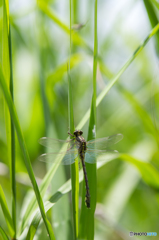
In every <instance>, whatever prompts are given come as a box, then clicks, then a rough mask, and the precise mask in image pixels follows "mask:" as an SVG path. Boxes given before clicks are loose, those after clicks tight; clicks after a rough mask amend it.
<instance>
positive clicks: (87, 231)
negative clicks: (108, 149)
mask: <svg viewBox="0 0 159 240" xmlns="http://www.w3.org/2000/svg"><path fill="white" fill-rule="evenodd" d="M97 3H98V1H97V0H95V5H94V55H93V96H92V103H91V113H90V121H89V130H88V139H87V140H88V141H89V140H90V139H94V138H95V137H96V95H97V94H96V74H97V60H98V39H97ZM86 169H87V175H88V182H89V189H90V196H91V200H90V201H91V202H90V209H87V208H86V206H84V199H85V195H86V190H85V182H83V193H82V199H83V201H82V209H81V217H80V238H84V239H90V240H91V239H94V213H95V209H96V184H97V183H96V182H97V179H96V178H97V177H96V164H87V163H86ZM88 223H89V224H88Z"/></svg>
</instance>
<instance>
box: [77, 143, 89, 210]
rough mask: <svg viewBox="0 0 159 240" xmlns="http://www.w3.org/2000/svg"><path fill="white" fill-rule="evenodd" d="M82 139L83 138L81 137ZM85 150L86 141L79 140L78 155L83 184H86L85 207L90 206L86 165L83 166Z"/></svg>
mask: <svg viewBox="0 0 159 240" xmlns="http://www.w3.org/2000/svg"><path fill="white" fill-rule="evenodd" d="M82 140H83V139H82ZM85 151H86V141H85V140H84V141H81V143H80V147H79V156H80V159H81V162H82V167H83V173H84V179H85V184H86V198H85V202H86V206H87V208H90V192H89V185H88V177H87V171H86V166H85V160H84V159H85Z"/></svg>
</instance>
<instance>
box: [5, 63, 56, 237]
mask: <svg viewBox="0 0 159 240" xmlns="http://www.w3.org/2000/svg"><path fill="white" fill-rule="evenodd" d="M0 85H1V88H2V91H3V93H4V97H5V100H6V103H7V105H8V108H9V111H10V115H11V117H12V120H13V122H14V126H15V129H16V133H17V137H18V140H19V144H20V147H21V150H22V153H23V157H24V162H25V166H26V168H27V171H28V174H29V177H30V180H31V182H32V185H33V189H34V192H35V195H36V199H37V202H38V204H39V208H40V211H41V214H42V217H43V221H44V223H45V226H46V229H47V231H48V234H49V237H50V239H55V238H54V234H53V230H52V228H51V225H50V223H49V222H48V220H47V218H46V215H45V211H44V206H43V201H42V198H41V195H40V192H39V189H38V186H37V183H36V180H35V176H34V173H33V170H32V166H31V163H30V158H29V154H28V151H27V148H26V145H25V141H24V138H23V135H22V131H21V127H20V124H19V120H18V117H17V113H16V110H15V107H14V104H13V102H12V99H11V96H10V94H9V91H8V89H7V84H6V82H5V78H4V75H3V72H2V68H1V66H0Z"/></svg>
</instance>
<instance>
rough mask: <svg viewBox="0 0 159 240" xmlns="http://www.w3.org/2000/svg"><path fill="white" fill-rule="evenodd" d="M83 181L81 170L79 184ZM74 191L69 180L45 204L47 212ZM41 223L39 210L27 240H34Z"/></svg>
mask: <svg viewBox="0 0 159 240" xmlns="http://www.w3.org/2000/svg"><path fill="white" fill-rule="evenodd" d="M114 159H116V157H114V158H112V159H109V160H107V161H103V162H100V163H98V165H97V169H99V168H101V167H102V166H104V165H105V164H106V163H107V162H109V161H112V160H114ZM82 180H83V170H82V169H81V170H80V171H79V183H80V182H82ZM71 189H72V184H71V179H69V180H68V181H67V182H66V183H65V184H63V185H62V186H61V187H60V188H59V189H58V191H57V192H56V193H54V194H53V195H52V196H51V197H50V198H49V199H48V200H47V201H46V202H45V204H44V206H45V211H46V212H47V211H48V210H49V209H50V208H52V207H53V206H54V205H55V204H56V202H57V201H58V200H60V198H61V197H63V196H64V195H65V194H66V193H68V192H70V191H71ZM40 221H41V215H40V212H39V210H38V212H36V213H35V215H34V217H33V220H32V222H31V224H30V226H29V230H28V233H27V238H26V239H27V240H30V239H33V237H34V236H35V233H36V230H37V228H38V226H39V223H40Z"/></svg>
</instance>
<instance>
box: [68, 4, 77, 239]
mask: <svg viewBox="0 0 159 240" xmlns="http://www.w3.org/2000/svg"><path fill="white" fill-rule="evenodd" d="M71 25H72V2H71V0H70V29H71ZM71 45H72V35H71V31H70V57H69V74H68V112H69V130H70V131H71V133H73V132H74V115H73V101H72V86H71V77H70V58H71ZM71 185H72V212H73V230H74V239H77V238H78V201H79V172H78V161H75V163H73V164H71Z"/></svg>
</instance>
